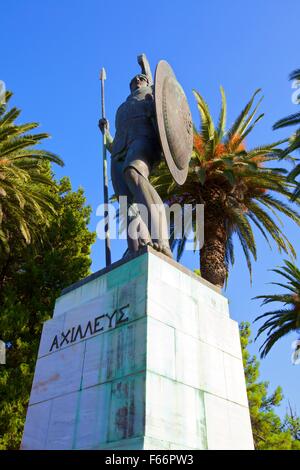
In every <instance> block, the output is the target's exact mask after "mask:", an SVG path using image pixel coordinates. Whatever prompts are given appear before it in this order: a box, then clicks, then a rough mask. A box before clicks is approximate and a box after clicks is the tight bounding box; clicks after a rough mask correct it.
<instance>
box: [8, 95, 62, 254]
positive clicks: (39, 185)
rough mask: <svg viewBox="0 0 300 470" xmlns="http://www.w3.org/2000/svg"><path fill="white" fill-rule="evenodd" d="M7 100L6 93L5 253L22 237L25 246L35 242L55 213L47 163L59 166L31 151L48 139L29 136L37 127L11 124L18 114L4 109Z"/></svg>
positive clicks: (48, 154)
mask: <svg viewBox="0 0 300 470" xmlns="http://www.w3.org/2000/svg"><path fill="white" fill-rule="evenodd" d="M11 96H12V93H11V92H6V100H5V103H4V104H2V105H1V106H0V252H1V248H2V249H4V250H5V251H6V252H9V250H10V247H11V242H12V240H13V239H14V238H15V237H19V236H20V237H22V239H23V240H24V242H25V243H27V244H29V243H30V242H31V240H32V238H34V237H37V238H39V236H40V232H41V226H42V225H43V224H47V223H48V215H49V213H53V212H55V201H54V197H52V195H51V186H52V185H53V183H52V182H51V178H50V177H49V172H50V169H49V162H55V163H57V164H59V165H63V162H62V160H61V159H60V158H58V157H57V156H56V155H54V154H53V153H51V152H48V151H46V150H41V149H37V148H35V147H36V145H38V144H40V142H41V141H42V140H43V139H45V138H47V137H49V135H48V134H45V133H41V134H31V133H29V131H31V130H33V129H35V128H36V127H38V124H37V123H34V122H31V123H27V124H16V123H15V120H16V119H17V118H18V116H19V115H20V110H19V109H17V108H15V107H13V108H11V109H10V110H8V109H7V103H8V102H9V99H10V98H11ZM47 162H48V164H47ZM47 165H48V166H47Z"/></svg>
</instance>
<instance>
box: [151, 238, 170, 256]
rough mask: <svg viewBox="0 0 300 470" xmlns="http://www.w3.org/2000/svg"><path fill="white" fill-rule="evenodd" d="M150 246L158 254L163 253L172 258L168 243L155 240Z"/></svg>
mask: <svg viewBox="0 0 300 470" xmlns="http://www.w3.org/2000/svg"><path fill="white" fill-rule="evenodd" d="M152 246H153V248H154V249H155V250H156V251H159V252H160V253H163V254H164V255H166V256H169V258H173V254H172V251H171V249H170V246H169V243H166V242H163V241H158V240H157V241H154V242H153V244H152Z"/></svg>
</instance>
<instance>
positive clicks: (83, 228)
mask: <svg viewBox="0 0 300 470" xmlns="http://www.w3.org/2000/svg"><path fill="white" fill-rule="evenodd" d="M53 188H54V189H53ZM51 191H52V197H53V198H54V199H55V203H56V214H55V215H54V214H52V215H48V223H47V226H45V225H44V224H43V223H42V221H41V220H39V230H40V232H41V235H42V239H43V243H40V242H39V243H31V244H30V245H29V246H24V244H22V243H21V242H19V243H17V244H16V245H15V246H14V250H13V251H12V250H11V251H10V252H9V253H2V254H1V256H0V267H1V274H0V283H1V285H2V289H1V292H0V310H1V314H0V337H1V339H3V340H4V341H6V342H11V343H12V348H11V349H10V350H8V351H7V364H6V365H5V366H0V449H18V448H19V446H20V440H21V436H22V432H23V426H24V419H25V414H26V409H27V405H28V399H29V393H30V389H31V384H32V379H33V372H34V367H35V362H36V355H37V350H38V346H39V340H40V335H41V328H42V324H43V322H44V321H46V320H48V319H49V318H51V317H52V313H53V306H54V301H55V299H56V298H57V297H58V296H59V295H60V292H61V290H62V289H63V288H64V287H66V286H68V285H70V284H72V283H73V282H76V281H78V280H79V279H81V278H84V277H85V276H87V275H88V274H89V272H90V270H89V269H90V264H91V259H90V247H91V244H92V243H93V242H94V239H95V236H94V234H93V233H90V232H89V230H88V228H87V224H88V222H89V217H90V211H91V209H90V208H89V207H87V206H85V197H84V194H83V190H82V189H79V190H78V191H76V192H73V191H72V189H71V185H70V182H69V180H68V179H67V178H63V179H62V180H61V182H60V183H59V184H54V186H53V185H52V187H51Z"/></svg>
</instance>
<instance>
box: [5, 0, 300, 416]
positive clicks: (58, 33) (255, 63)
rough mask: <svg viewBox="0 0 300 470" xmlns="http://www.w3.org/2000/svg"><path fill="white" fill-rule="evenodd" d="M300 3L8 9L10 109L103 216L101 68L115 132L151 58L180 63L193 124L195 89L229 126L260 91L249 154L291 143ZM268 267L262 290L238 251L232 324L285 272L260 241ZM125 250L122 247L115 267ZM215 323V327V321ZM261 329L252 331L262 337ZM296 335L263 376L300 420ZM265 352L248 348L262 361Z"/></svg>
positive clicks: (99, 246) (293, 231)
mask: <svg viewBox="0 0 300 470" xmlns="http://www.w3.org/2000/svg"><path fill="white" fill-rule="evenodd" d="M299 17H300V3H299V1H298V0H285V1H282V0H264V1H261V0H251V1H249V0H248V1H244V2H240V1H238V0H228V1H224V0H214V1H213V2H208V1H206V0H194V1H192V0H185V1H184V2H182V1H181V0H172V1H171V0H154V1H152V2H141V1H137V0H127V1H122V0H115V1H114V2H108V1H101V0H85V1H84V0H43V1H42V2H41V1H38V0H10V1H9V2H2V4H1V20H2V21H1V30H0V44H1V55H0V79H1V80H4V81H5V82H6V85H7V88H9V89H10V90H12V91H13V92H14V94H15V96H14V99H13V104H15V105H17V106H18V107H21V108H22V110H23V113H22V121H31V120H33V121H38V122H40V123H41V130H42V131H47V132H49V133H50V134H51V135H52V139H51V140H49V141H48V143H47V147H48V149H49V150H52V151H54V152H56V153H58V154H59V155H60V156H61V157H62V158H63V160H64V161H65V167H64V168H63V169H56V170H55V171H56V175H57V177H61V176H63V175H67V176H69V177H70V178H71V181H72V184H73V187H74V189H76V188H78V186H82V187H83V188H84V189H85V194H86V198H87V201H88V203H89V204H90V205H91V206H92V208H93V216H92V220H91V225H90V227H91V229H92V230H95V227H96V223H97V221H98V219H97V217H96V215H95V210H96V207H97V205H98V203H99V202H101V201H102V175H101V138H100V134H99V131H98V128H97V121H98V118H99V117H100V84H99V79H98V77H99V70H100V68H101V67H103V66H104V67H105V68H106V72H107V81H106V97H107V100H106V107H107V114H108V118H109V119H110V121H111V123H113V120H114V115H115V111H116V109H117V107H118V105H119V104H120V103H121V102H122V101H123V100H124V98H125V97H126V96H127V95H128V92H129V88H128V83H129V81H130V79H131V78H132V76H133V75H134V74H135V73H136V72H137V71H138V70H139V68H138V66H137V63H136V56H137V54H139V53H141V52H145V53H146V54H147V56H148V59H149V61H150V64H151V65H152V69H154V67H155V65H156V63H157V62H158V60H160V59H162V58H163V59H166V60H167V61H168V62H169V63H170V64H172V66H173V68H174V70H175V72H176V75H177V77H178V79H179V80H180V82H181V83H182V85H183V87H184V89H185V90H186V94H187V96H188V99H189V102H190V105H191V109H192V113H193V117H194V121H196V122H198V113H197V110H196V107H195V103H194V99H193V96H192V89H193V88H196V89H197V90H199V91H200V92H201V93H202V94H203V95H204V97H205V98H206V100H207V101H208V103H209V105H210V107H211V111H212V113H213V115H214V116H215V117H216V116H217V112H218V109H219V106H220V95H219V86H220V84H222V85H223V86H224V88H225V91H226V94H227V99H228V122H229V124H230V123H231V122H232V121H233V119H234V118H235V117H236V115H237V114H238V113H239V112H240V110H241V108H242V107H243V106H244V104H245V102H246V100H248V98H249V96H250V94H251V93H252V92H253V91H254V90H255V89H256V88H258V87H261V88H262V89H263V92H264V95H265V99H264V101H263V104H262V110H263V111H264V112H265V113H266V116H265V118H264V119H263V121H261V122H260V123H259V125H258V126H257V128H256V130H255V131H254V132H253V134H252V136H251V138H249V141H248V145H249V146H254V145H260V144H263V143H268V142H271V141H272V140H277V139H279V138H281V137H285V136H286V131H284V130H282V131H276V132H273V131H272V124H273V123H274V122H275V121H276V120H277V119H279V118H281V117H283V116H285V115H287V114H290V113H293V112H296V108H295V105H293V104H292V101H291V95H292V89H291V84H290V83H289V82H288V79H287V78H288V74H289V73H290V72H291V71H292V70H294V69H295V68H298V67H299V66H300V63H299ZM284 224H285V225H284V226H285V230H286V233H287V234H288V235H289V237H290V239H291V241H292V242H293V243H294V245H295V248H296V250H297V251H299V246H300V243H299V229H298V228H296V227H295V226H294V225H293V224H292V223H289V222H287V221H286V220H284ZM257 244H258V256H259V261H258V262H257V263H256V264H255V265H254V272H253V284H252V287H251V286H250V283H249V277H248V273H247V268H246V265H245V262H244V259H243V257H242V254H241V251H240V249H239V248H237V252H236V254H237V256H236V259H237V261H236V265H235V267H234V269H233V270H232V271H231V273H230V279H229V284H228V288H227V290H226V292H225V295H226V296H227V297H228V298H229V300H230V306H231V316H232V318H234V319H235V320H237V321H242V320H248V321H250V322H251V321H252V320H253V319H254V317H255V316H256V315H257V314H259V313H261V312H262V310H261V309H260V307H259V303H258V302H257V301H253V300H251V298H252V297H254V296H255V295H259V294H262V293H266V292H271V291H272V289H273V290H274V288H273V287H272V286H268V285H266V283H267V282H270V281H271V280H274V276H273V274H271V273H270V272H269V271H268V270H269V269H271V268H273V267H275V266H276V265H280V264H281V263H282V256H281V255H279V254H278V253H277V252H276V249H275V248H274V247H273V251H270V250H269V248H268V246H267V245H266V244H265V242H264V240H262V239H261V238H260V237H259V236H258V238H257ZM123 248H124V245H122V246H120V242H115V243H113V260H117V259H119V257H120V256H121V254H122V250H123ZM182 263H183V264H185V265H186V266H188V267H189V268H190V269H194V268H196V267H198V256H194V255H192V253H187V254H186V255H185V256H184V257H183V259H182ZM103 266H104V248H103V243H102V242H99V241H98V242H97V243H96V244H95V246H94V248H93V270H97V269H100V268H101V267H103ZM208 321H209V320H208ZM256 329H257V327H256V325H254V326H253V333H255V331H256ZM295 338H296V336H294V335H291V336H289V337H288V338H286V339H284V340H282V341H280V343H278V345H277V346H275V347H274V348H273V350H272V351H271V353H270V354H269V357H268V358H267V359H265V360H262V361H261V377H262V379H263V380H269V381H270V387H271V389H274V387H275V386H276V385H281V386H282V387H283V391H284V394H285V397H286V399H285V401H284V405H283V406H282V407H281V410H280V413H281V414H282V413H284V412H285V408H286V405H287V399H289V400H290V401H291V404H292V405H295V406H296V407H297V411H298V413H299V414H300V393H299V386H300V381H299V376H300V366H298V367H297V366H292V364H291V362H290V355H291V349H290V348H291V343H292V341H293V340H294V339H295ZM258 346H259V344H257V343H255V344H254V345H253V346H252V347H251V352H253V353H256V354H257V353H258Z"/></svg>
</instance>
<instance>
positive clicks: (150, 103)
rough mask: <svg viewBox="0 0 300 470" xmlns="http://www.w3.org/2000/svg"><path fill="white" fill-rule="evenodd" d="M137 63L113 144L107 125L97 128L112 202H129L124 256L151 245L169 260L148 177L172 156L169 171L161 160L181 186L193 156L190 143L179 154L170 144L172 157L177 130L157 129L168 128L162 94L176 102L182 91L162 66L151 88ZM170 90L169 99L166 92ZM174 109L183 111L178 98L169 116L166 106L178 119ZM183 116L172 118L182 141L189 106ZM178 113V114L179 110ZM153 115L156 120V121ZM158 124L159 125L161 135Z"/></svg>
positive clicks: (159, 206) (160, 211) (145, 67)
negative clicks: (107, 165)
mask: <svg viewBox="0 0 300 470" xmlns="http://www.w3.org/2000/svg"><path fill="white" fill-rule="evenodd" d="M138 62H139V64H140V66H141V73H140V74H138V75H136V76H135V77H134V78H133V79H132V80H131V82H130V92H131V93H130V95H129V96H128V98H127V99H126V101H125V102H124V103H122V104H121V106H120V107H119V108H118V110H117V114H116V119H115V128H116V134H115V137H114V139H113V138H112V137H111V135H110V133H109V123H108V121H107V120H106V119H100V121H99V127H100V130H101V132H102V133H104V134H105V135H106V142H107V143H106V146H107V149H108V150H109V152H110V153H111V177H112V183H113V187H114V191H115V194H116V196H117V197H120V196H127V198H128V202H129V204H130V205H131V208H129V210H128V214H127V228H128V229H130V230H128V233H127V242H128V251H129V253H132V252H137V251H138V250H139V249H140V248H141V247H143V246H145V245H150V246H152V247H153V248H155V249H156V250H158V251H160V252H162V253H164V254H165V255H167V256H170V257H172V252H171V250H170V245H169V237H168V225H167V220H166V214H165V209H164V205H163V202H162V200H161V198H160V197H159V195H158V193H157V191H156V190H155V189H154V188H153V186H152V185H151V184H150V182H149V176H150V174H151V171H152V168H153V166H154V165H155V163H157V162H159V161H160V160H161V158H162V156H163V155H165V156H166V153H170V151H171V153H172V156H171V157H170V155H169V157H170V158H171V160H172V163H171V166H172V165H173V168H171V166H170V164H169V162H168V158H167V157H166V160H167V163H168V165H169V168H170V170H171V172H172V174H173V176H174V178H175V180H177V176H178V175H181V181H178V182H179V184H182V182H183V179H185V177H186V173H187V167H188V161H189V158H190V154H191V150H192V146H191V143H192V140H190V141H189V142H188V146H187V148H185V149H184V151H183V152H182V144H180V145H181V148H180V145H179V147H178V145H177V144H176V143H175V152H174V142H173V134H174V132H175V134H176V129H174V125H173V127H172V123H171V129H169V130H168V126H165V125H164V124H162V122H165V121H168V122H169V123H170V110H169V108H170V106H169V105H168V106H167V108H168V109H167V108H164V104H163V103H164V95H163V93H164V90H165V89H166V92H167V94H168V95H170V96H171V95H174V96H175V95H176V96H175V101H176V99H177V98H178V97H177V94H178V90H179V95H180V93H181V90H182V89H181V87H180V85H179V84H178V82H176V83H177V84H178V86H179V88H178V90H177V91H176V90H175V94H174V91H173V89H174V84H173V83H171V82H170V80H169V78H170V77H169V76H168V71H167V73H165V66H166V64H167V63H166V62H164V61H161V62H162V63H163V64H162V67H160V68H161V70H162V73H158V72H159V70H158V69H159V66H160V64H158V68H157V71H156V77H155V81H156V82H157V86H156V85H153V82H152V75H151V71H150V67H149V63H148V61H147V59H146V57H145V55H144V54H142V55H140V56H138ZM167 65H168V64H167ZM170 70H171V68H170ZM172 74H173V72H171V73H170V75H172ZM171 78H172V79H175V76H174V75H172V77H171ZM175 80H176V79H175ZM162 82H164V83H162ZM168 83H170V85H168ZM170 87H171V93H170V92H169V91H168V88H170ZM156 88H157V89H158V90H159V94H160V97H159V98H158V99H157V100H156V101H155V89H156ZM175 88H176V86H175ZM176 93H177V94H176ZM182 93H183V92H182ZM179 95H178V96H179ZM183 97H184V100H185V109H186V106H187V102H186V99H185V95H184V94H183ZM184 100H183V101H184ZM177 101H178V99H177ZM181 101H182V97H181ZM178 105H179V107H181V108H182V102H181V103H180V97H179V102H178V103H176V106H177V109H176V106H175V109H173V111H172V103H171V108H170V109H171V114H172V113H173V112H175V113H178ZM164 109H166V110H167V111H166V112H168V113H169V116H165V118H164ZM187 110H188V112H187V114H185V115H182V118H178V116H177V117H175V121H174V118H171V121H173V122H174V124H175V126H176V125H177V126H178V125H179V126H180V127H182V123H183V127H184V126H185V129H184V132H185V137H186V133H187V130H188V131H189V132H190V129H192V127H191V119H190V120H189V119H188V118H187V116H188V117H189V116H190V115H189V114H188V113H189V109H188V106H187ZM160 111H161V112H160ZM179 112H180V113H181V114H182V109H180V110H179ZM158 114H159V115H160V116H159V117H158ZM162 116H163V117H162ZM168 118H169V119H168ZM178 119H179V120H178ZM186 119H187V121H186ZM186 122H188V123H186ZM158 123H160V129H159V126H158ZM162 127H163V129H162ZM162 133H163V135H162ZM168 135H169V136H171V138H172V142H169V143H170V145H168ZM176 145H177V147H178V148H179V153H180V155H179V156H178V155H175V154H176ZM188 154H189V155H188ZM170 158H169V159H170ZM174 162H175V163H174ZM182 162H183V163H182ZM182 165H183V166H182ZM183 173H185V176H182V174H183ZM179 180H180V176H179ZM142 206H143V207H144V208H146V211H142V210H140V208H141V207H142ZM133 207H135V208H136V207H137V208H138V211H137V210H134V209H133ZM145 214H146V215H145ZM133 232H136V233H133ZM137 234H138V235H137Z"/></svg>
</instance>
